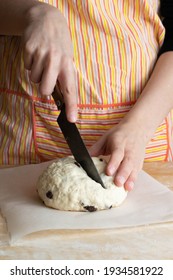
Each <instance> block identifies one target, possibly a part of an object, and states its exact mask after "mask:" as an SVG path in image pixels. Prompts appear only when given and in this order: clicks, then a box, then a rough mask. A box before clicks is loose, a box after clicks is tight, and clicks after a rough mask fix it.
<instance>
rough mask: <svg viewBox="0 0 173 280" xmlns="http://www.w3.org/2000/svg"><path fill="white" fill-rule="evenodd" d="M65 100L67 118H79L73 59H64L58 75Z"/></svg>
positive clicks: (70, 119) (71, 120)
mask: <svg viewBox="0 0 173 280" xmlns="http://www.w3.org/2000/svg"><path fill="white" fill-rule="evenodd" d="M58 81H59V83H60V86H61V89H62V93H63V97H64V102H65V105H66V114H67V119H68V120H69V121H70V122H76V120H77V96H76V83H75V74H74V65H73V61H72V59H69V58H66V59H64V61H63V63H62V65H61V72H60V74H59V76H58Z"/></svg>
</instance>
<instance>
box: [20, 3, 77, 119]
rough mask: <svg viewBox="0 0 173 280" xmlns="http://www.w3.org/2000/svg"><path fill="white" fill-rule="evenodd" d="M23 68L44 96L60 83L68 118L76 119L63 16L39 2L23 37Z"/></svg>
mask: <svg viewBox="0 0 173 280" xmlns="http://www.w3.org/2000/svg"><path fill="white" fill-rule="evenodd" d="M23 54H24V66H25V68H26V69H27V70H29V71H30V79H31V81H32V82H34V83H38V84H39V90H40V93H41V94H42V95H51V93H52V92H53V89H54V87H55V85H56V82H57V80H58V82H59V84H60V87H61V91H62V93H63V98H64V102H65V104H66V113H67V118H68V120H69V121H70V122H75V121H76V119H77V98H76V87H75V74H74V64H73V47H72V42H71V38H70V33H69V29H68V26H67V23H66V20H65V18H64V16H63V15H62V14H61V13H60V12H59V11H58V9H56V8H54V7H53V6H51V5H48V4H44V3H38V4H37V5H35V6H34V7H32V8H31V9H30V10H29V12H28V13H27V24H26V28H25V30H24V34H23Z"/></svg>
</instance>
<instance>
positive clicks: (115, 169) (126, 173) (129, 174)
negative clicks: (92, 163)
mask: <svg viewBox="0 0 173 280" xmlns="http://www.w3.org/2000/svg"><path fill="white" fill-rule="evenodd" d="M145 147H146V136H145V131H143V129H142V127H139V126H138V125H137V124H135V123H134V124H133V123H129V122H128V121H122V122H120V123H119V124H118V125H117V126H116V127H113V128H112V129H111V130H109V131H108V132H106V133H105V134H104V135H103V136H102V137H101V138H100V139H99V140H98V141H97V142H96V143H95V144H94V145H93V146H92V147H91V148H90V150H89V152H90V154H91V156H98V155H110V158H109V161H108V164H107V167H106V174H107V175H110V176H114V183H115V185H117V186H122V185H124V187H125V189H126V190H128V191H130V190H131V189H133V187H134V183H135V180H136V179H137V175H138V173H139V171H140V170H141V168H142V165H143V160H144V156H145Z"/></svg>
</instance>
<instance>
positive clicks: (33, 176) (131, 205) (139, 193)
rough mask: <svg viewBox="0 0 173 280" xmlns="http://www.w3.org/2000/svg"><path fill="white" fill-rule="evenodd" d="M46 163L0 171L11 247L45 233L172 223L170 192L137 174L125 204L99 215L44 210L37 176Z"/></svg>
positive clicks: (1, 199)
mask: <svg viewBox="0 0 173 280" xmlns="http://www.w3.org/2000/svg"><path fill="white" fill-rule="evenodd" d="M49 164H50V162H46V163H41V164H36V165H27V166H22V167H15V168H7V169H2V170H0V208H1V212H2V215H3V216H4V217H5V218H6V221H7V226H8V231H9V233H10V236H11V243H13V242H15V241H18V240H20V239H21V238H22V237H24V236H25V235H27V234H30V233H33V232H37V231H41V230H49V229H111V228H122V227H134V226H140V225H146V224H153V223H162V222H170V221H173V192H171V191H170V190H169V189H168V188H167V187H166V186H163V185H162V184H160V183H159V182H157V181H156V180H155V179H153V178H152V177H151V176H149V175H148V174H146V173H145V172H144V171H141V173H140V174H139V177H138V180H137V182H136V185H135V188H134V190H133V191H131V192H130V193H129V194H128V196H127V198H126V200H125V202H124V203H123V204H122V205H121V206H119V207H117V208H114V209H110V210H104V211H100V212H92V213H89V212H84V213H82V212H79V213H77V212H65V211H58V210H55V209H50V208H47V207H45V206H44V204H43V202H42V201H41V200H40V199H39V197H38V195H37V192H36V181H37V179H38V176H39V175H40V174H41V173H42V172H43V170H44V169H45V168H46V167H47V165H49Z"/></svg>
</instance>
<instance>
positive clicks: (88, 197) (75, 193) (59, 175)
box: [37, 156, 127, 212]
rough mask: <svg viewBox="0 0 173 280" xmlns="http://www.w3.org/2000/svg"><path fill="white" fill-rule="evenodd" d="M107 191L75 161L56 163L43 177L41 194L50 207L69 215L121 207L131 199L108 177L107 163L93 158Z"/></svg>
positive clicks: (65, 159)
mask: <svg viewBox="0 0 173 280" xmlns="http://www.w3.org/2000/svg"><path fill="white" fill-rule="evenodd" d="M92 159H93V161H94V164H95V165H96V168H97V170H98V172H99V174H100V176H101V178H102V180H103V183H104V185H105V187H106V189H104V188H103V187H102V186H101V185H100V184H99V183H96V182H95V181H94V180H92V179H91V178H90V177H88V175H87V174H86V172H85V171H84V169H83V168H82V167H81V166H80V164H79V163H77V162H76V161H75V159H74V158H73V157H71V156H70V157H66V158H62V159H59V160H57V161H56V162H54V163H52V164H51V165H50V166H48V168H47V169H46V170H45V171H44V172H43V174H42V175H41V176H40V177H39V179H38V182H37V190H38V194H39V196H40V197H41V199H42V200H43V201H44V203H45V205H46V206H48V207H52V208H56V209H59V210H68V211H90V212H93V211H97V210H103V209H109V208H112V207H116V206H119V205H120V204H121V203H122V202H123V201H124V199H125V198H126V196H127V192H126V191H125V189H124V187H116V186H115V185H114V183H113V177H112V176H106V175H105V173H104V170H105V166H106V161H105V160H104V159H102V158H96V157H93V158H92Z"/></svg>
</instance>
